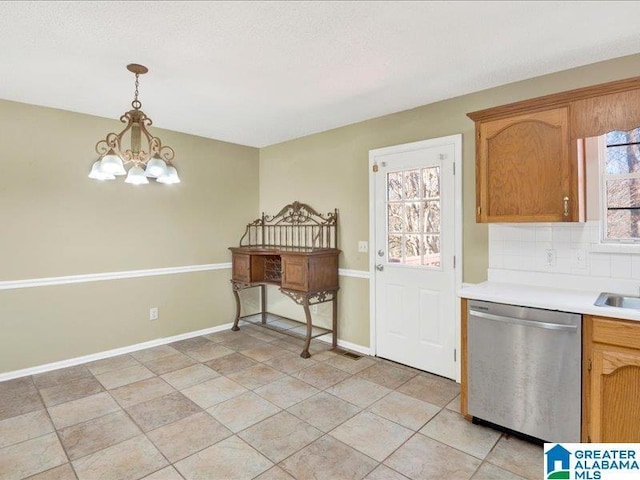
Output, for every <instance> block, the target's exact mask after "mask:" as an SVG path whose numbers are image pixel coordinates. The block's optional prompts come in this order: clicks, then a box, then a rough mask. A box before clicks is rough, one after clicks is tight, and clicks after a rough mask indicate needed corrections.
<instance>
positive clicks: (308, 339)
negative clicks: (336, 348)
mask: <svg viewBox="0 0 640 480" xmlns="http://www.w3.org/2000/svg"><path fill="white" fill-rule="evenodd" d="M302 306H303V307H304V315H305V317H307V337H306V338H305V341H304V348H303V349H302V353H301V354H300V356H301V357H302V358H309V357H310V356H311V354H310V353H309V345H311V332H312V331H313V325H312V323H311V310H310V309H309V299H308V298H306V297H305V299H304V303H303V304H302Z"/></svg>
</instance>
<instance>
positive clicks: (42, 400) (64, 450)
mask: <svg viewBox="0 0 640 480" xmlns="http://www.w3.org/2000/svg"><path fill="white" fill-rule="evenodd" d="M87 371H88V370H87ZM89 373H91V372H89ZM31 378H32V380H33V384H34V386H35V379H34V378H33V375H31ZM36 390H37V392H38V395H39V396H40V401H41V402H42V405H43V406H44V410H45V412H46V414H47V418H48V419H49V422H51V426H52V427H53V433H55V434H56V438H57V439H58V443H59V444H60V448H62V451H63V452H64V456H65V457H67V463H68V464H69V466H70V467H71V470H72V471H73V474H74V475H75V476H76V478H79V477H78V472H76V468H75V466H74V465H73V463H72V462H71V457H70V456H69V452H67V449H66V447H65V446H64V443H63V441H62V438H60V433H59V432H58V427H56V424H55V423H54V422H53V418H51V414H50V413H49V409H48V408H47V406H46V404H45V403H44V398H42V394H41V393H40V389H39V388H38V387H37V386H36ZM62 465H64V463H63V464H62ZM59 466H60V465H56V466H55V467H53V468H57V467H59ZM49 470H51V469H49ZM45 471H46V470H45ZM37 473H42V472H37ZM37 473H36V474H37ZM36 474H34V475H36Z"/></svg>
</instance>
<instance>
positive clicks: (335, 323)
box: [331, 292, 338, 348]
mask: <svg viewBox="0 0 640 480" xmlns="http://www.w3.org/2000/svg"><path fill="white" fill-rule="evenodd" d="M331 336H332V339H331V345H332V346H333V348H336V347H337V346H338V292H334V293H333V334H332V335H331Z"/></svg>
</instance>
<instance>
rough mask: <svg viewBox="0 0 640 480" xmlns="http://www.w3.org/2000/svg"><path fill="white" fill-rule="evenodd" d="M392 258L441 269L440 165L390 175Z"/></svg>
mask: <svg viewBox="0 0 640 480" xmlns="http://www.w3.org/2000/svg"><path fill="white" fill-rule="evenodd" d="M387 196H388V197H387V200H388V205H387V246H388V250H387V251H388V261H389V262H391V263H402V264H405V265H414V266H425V267H430V268H440V265H441V263H440V167H439V166H434V167H425V168H422V169H411V170H405V171H400V172H391V173H388V174H387Z"/></svg>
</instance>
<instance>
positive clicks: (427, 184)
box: [422, 167, 440, 198]
mask: <svg viewBox="0 0 640 480" xmlns="http://www.w3.org/2000/svg"><path fill="white" fill-rule="evenodd" d="M422 182H423V185H424V191H423V194H422V196H423V197H424V198H438V197H440V167H429V168H423V169H422Z"/></svg>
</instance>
